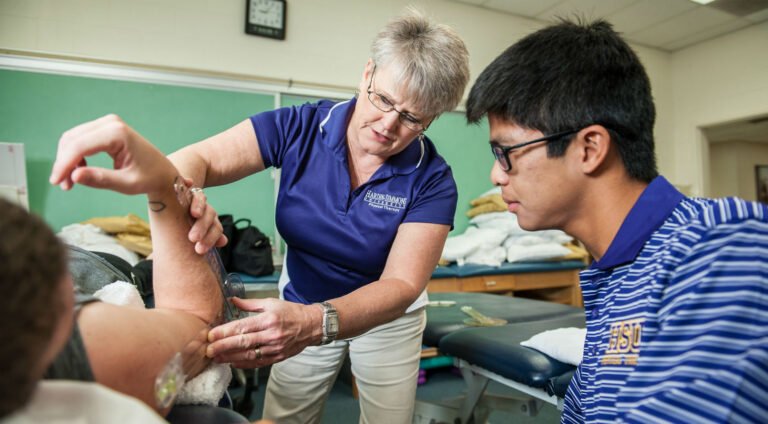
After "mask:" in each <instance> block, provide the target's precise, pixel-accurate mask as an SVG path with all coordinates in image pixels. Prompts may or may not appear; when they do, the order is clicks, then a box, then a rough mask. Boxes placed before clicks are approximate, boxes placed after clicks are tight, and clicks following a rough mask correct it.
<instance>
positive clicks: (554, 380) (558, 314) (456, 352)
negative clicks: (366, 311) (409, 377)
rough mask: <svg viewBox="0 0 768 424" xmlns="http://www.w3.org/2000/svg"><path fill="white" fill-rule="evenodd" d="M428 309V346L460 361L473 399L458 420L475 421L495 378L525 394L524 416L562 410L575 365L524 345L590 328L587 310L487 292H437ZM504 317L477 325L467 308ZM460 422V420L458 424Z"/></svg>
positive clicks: (462, 408)
mask: <svg viewBox="0 0 768 424" xmlns="http://www.w3.org/2000/svg"><path fill="white" fill-rule="evenodd" d="M430 301H432V302H433V304H437V305H446V304H449V303H450V302H455V305H454V306H430V307H428V308H427V325H426V329H425V331H424V339H423V342H424V344H425V346H428V347H438V349H439V352H440V353H441V354H442V355H448V356H450V357H453V358H454V364H455V365H456V366H457V367H458V368H459V369H460V371H461V374H462V377H463V378H464V380H465V382H466V384H467V395H466V397H465V398H464V399H463V402H462V404H461V406H460V408H459V410H458V413H457V414H456V415H455V416H452V418H454V420H453V422H460V423H467V422H471V421H470V420H471V418H472V417H473V415H474V412H475V408H476V407H477V406H478V404H479V402H480V401H481V399H482V397H483V394H484V393H485V389H486V387H487V385H488V383H489V382H490V381H491V380H493V381H496V382H498V383H500V384H502V385H504V386H507V387H510V388H513V389H515V390H516V391H518V392H521V393H522V394H524V396H525V397H524V399H525V400H524V402H522V405H523V408H524V410H523V412H525V413H527V414H529V415H535V414H536V407H535V405H536V402H537V401H545V402H548V403H551V404H553V405H556V406H558V407H559V408H561V407H562V398H563V397H564V396H565V392H566V390H567V388H568V384H569V383H570V380H571V377H572V376H573V372H574V371H575V367H574V366H572V365H568V364H564V363H562V362H560V361H557V360H555V359H553V358H551V357H549V356H547V355H545V354H543V353H541V352H539V351H537V350H534V349H531V348H528V347H525V346H522V345H520V342H521V341H524V340H527V339H529V338H531V337H532V336H534V335H536V334H538V333H541V332H543V331H546V330H552V329H557V328H563V327H579V328H583V327H584V326H585V321H584V310H583V309H581V308H576V307H572V306H568V305H561V304H555V303H551V302H542V301H537V300H531V299H523V298H514V297H509V296H500V295H491V294H485V293H433V294H430ZM464 305H467V306H471V307H472V308H474V309H475V310H477V311H479V312H481V313H482V314H484V315H486V316H488V317H492V318H501V319H504V320H506V321H507V324H506V325H502V326H498V327H472V326H468V325H466V324H465V323H464V322H465V320H466V319H467V318H468V316H467V315H466V314H465V313H464V312H462V311H461V309H460V308H461V306H464ZM456 419H458V420H459V421H456Z"/></svg>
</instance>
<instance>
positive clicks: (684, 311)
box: [467, 20, 768, 423]
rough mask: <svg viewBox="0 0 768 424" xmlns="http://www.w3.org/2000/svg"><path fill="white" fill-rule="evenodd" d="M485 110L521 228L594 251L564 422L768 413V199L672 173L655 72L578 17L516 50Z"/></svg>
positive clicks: (482, 96)
mask: <svg viewBox="0 0 768 424" xmlns="http://www.w3.org/2000/svg"><path fill="white" fill-rule="evenodd" d="M486 115H487V116H488V120H489V123H490V132H491V149H492V152H493V154H494V156H495V158H496V162H495V163H494V166H493V169H492V170H491V179H492V181H493V182H494V184H496V185H499V186H501V188H502V197H503V199H504V200H505V202H506V203H507V204H508V208H509V211H510V212H512V213H515V214H517V217H518V221H519V223H520V225H521V227H523V228H524V229H526V230H541V229H550V228H556V229H560V230H563V231H566V232H567V233H569V234H571V235H573V236H574V237H576V238H577V239H579V240H581V241H582V242H583V243H584V245H585V246H586V247H587V249H588V250H589V252H590V253H591V254H592V255H593V256H594V258H595V262H594V263H593V264H592V266H591V267H590V268H589V269H587V270H585V271H583V272H582V274H581V280H582V281H581V286H582V291H583V295H584V306H585V309H586V317H587V339H586V343H585V346H584V359H583V362H582V363H581V365H580V366H579V368H578V371H577V372H576V374H575V377H574V379H573V381H572V382H571V386H570V388H569V390H568V393H567V395H566V399H565V409H564V411H563V417H562V420H563V422H566V423H582V422H590V423H593V422H758V421H761V420H765V417H766V416H768V294H767V293H768V209H766V206H765V205H761V204H758V203H752V202H746V201H744V200H740V199H735V198H728V199H699V198H688V197H685V196H684V195H683V194H681V193H680V192H679V191H677V190H676V189H675V188H674V187H673V186H672V185H671V184H670V183H669V182H668V181H667V180H666V179H664V177H662V176H659V175H658V172H657V170H656V163H655V157H654V139H653V124H654V119H655V108H654V104H653V99H652V96H651V87H650V82H649V80H648V77H647V75H646V73H645V70H644V68H643V66H642V64H641V63H640V60H639V59H638V57H637V56H636V55H635V53H634V52H633V51H632V49H631V48H630V47H629V46H628V45H627V44H626V42H624V41H623V40H622V39H621V37H620V36H619V35H618V34H617V33H616V32H614V30H613V29H612V27H611V25H610V24H608V23H607V22H605V21H601V20H599V21H596V22H593V23H573V22H567V21H564V22H562V23H559V24H557V25H553V26H551V27H548V28H544V29H542V30H540V31H537V32H535V33H533V34H531V35H529V36H527V37H525V38H523V39H522V40H520V41H519V42H517V43H516V44H514V45H513V46H511V47H510V48H508V49H507V50H506V51H505V52H504V53H502V54H501V55H500V56H499V57H498V58H496V59H495V60H494V62H493V63H491V65H489V66H488V67H487V68H486V69H485V70H484V71H483V73H482V74H481V75H480V76H479V78H478V79H477V81H476V82H475V85H474V87H473V88H472V90H471V93H470V95H469V99H468V101H467V117H468V120H469V121H470V122H477V121H479V120H480V119H482V117H484V116H486Z"/></svg>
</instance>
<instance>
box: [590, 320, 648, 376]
mask: <svg viewBox="0 0 768 424" xmlns="http://www.w3.org/2000/svg"><path fill="white" fill-rule="evenodd" d="M643 321H645V320H644V319H643V318H638V319H632V320H626V321H619V322H614V323H613V324H611V333H610V334H611V337H610V339H609V340H608V348H607V349H606V350H605V355H603V359H602V360H600V362H601V363H602V364H603V365H637V358H638V356H639V354H640V340H641V337H642V335H643Z"/></svg>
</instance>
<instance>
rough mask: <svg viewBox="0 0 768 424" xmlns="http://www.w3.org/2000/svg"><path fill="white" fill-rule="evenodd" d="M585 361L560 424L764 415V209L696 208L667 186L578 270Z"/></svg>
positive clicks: (655, 187)
mask: <svg viewBox="0 0 768 424" xmlns="http://www.w3.org/2000/svg"><path fill="white" fill-rule="evenodd" d="M581 288H582V293H583V297H584V308H585V312H586V318H587V337H586V341H585V344H584V356H583V360H582V363H581V364H580V365H579V367H578V370H577V372H576V374H575V376H574V378H573V380H572V381H571V385H570V387H569V390H568V393H567V394H566V398H565V404H564V409H563V415H562V422H564V423H569V424H570V423H574V424H575V423H584V422H588V423H617V422H620V423H623V422H633V423H650V422H653V423H656V422H680V423H690V422H697V423H699V422H702V423H703V422H712V423H721V422H761V421H764V420H765V417H766V416H768V378H766V375H767V374H766V370H768V208H766V206H765V205H762V204H758V203H754V202H746V201H744V200H741V199H735V198H726V199H692V198H687V197H685V196H683V195H682V194H681V193H680V192H678V191H677V190H676V189H675V188H674V187H673V186H672V185H671V184H669V182H667V180H665V179H664V178H663V177H657V178H656V179H654V180H653V181H652V182H651V183H650V184H649V185H648V187H646V189H645V190H644V191H643V193H642V194H641V196H640V198H639V199H638V200H637V202H636V203H635V205H634V206H633V208H632V210H631V211H630V212H629V214H628V215H627V217H626V218H625V220H624V222H623V223H622V225H621V227H620V228H619V231H618V233H617V234H616V236H615V237H614V240H613V241H612V242H611V245H610V246H609V247H608V249H607V251H606V253H605V255H604V256H603V257H602V258H601V259H600V260H599V261H597V262H595V263H594V264H593V265H592V267H590V268H589V269H587V270H584V271H582V273H581Z"/></svg>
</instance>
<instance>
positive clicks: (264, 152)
mask: <svg viewBox="0 0 768 424" xmlns="http://www.w3.org/2000/svg"><path fill="white" fill-rule="evenodd" d="M302 107H303V106H298V107H296V106H292V107H285V108H280V109H275V110H270V111H267V112H262V113H258V114H256V115H253V116H251V124H253V130H254V131H255V132H256V140H257V141H258V143H259V150H260V152H261V157H262V160H263V161H264V166H265V167H266V168H269V167H271V166H274V167H276V168H280V167H281V166H282V163H283V158H284V157H285V152H286V150H287V148H288V145H289V144H290V143H289V142H290V140H291V139H292V138H293V137H292V134H296V133H298V132H300V129H301V125H302V120H301V108H302Z"/></svg>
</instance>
